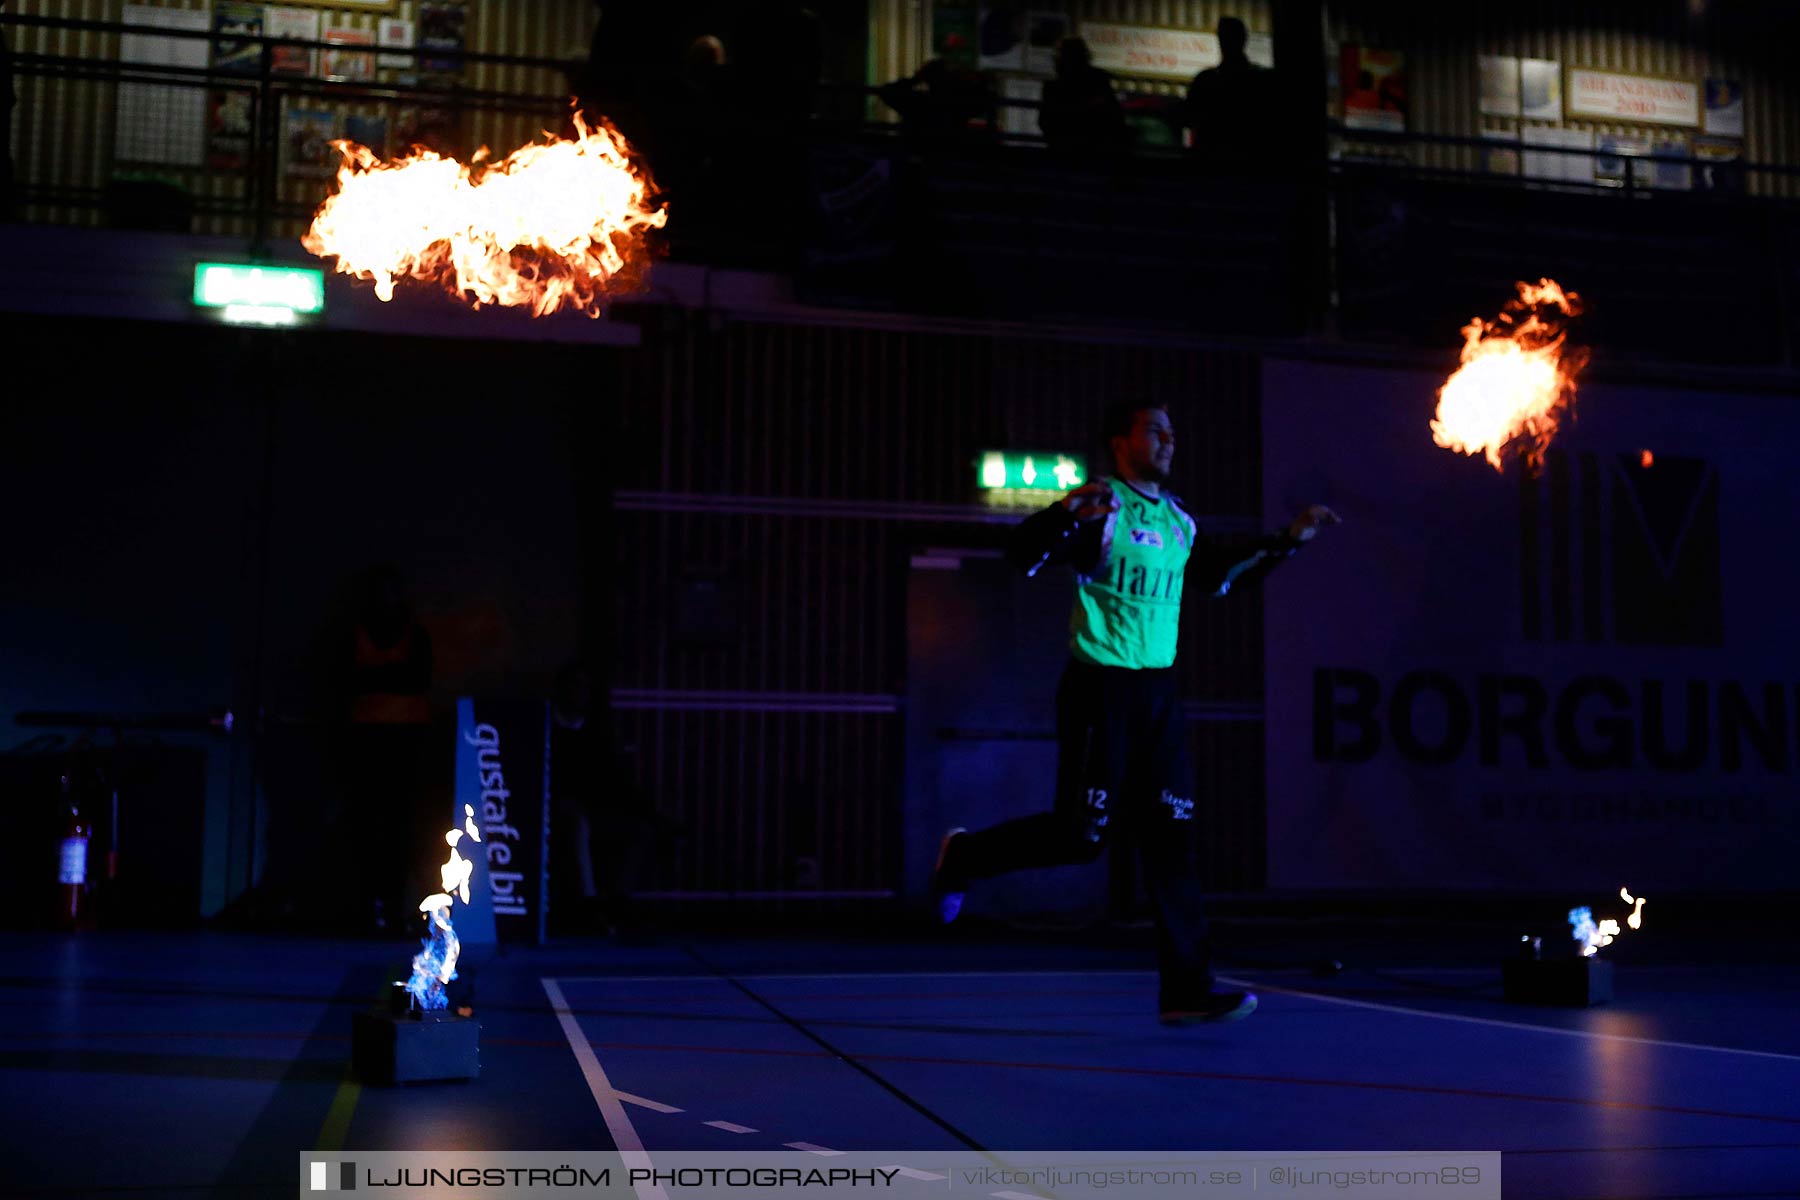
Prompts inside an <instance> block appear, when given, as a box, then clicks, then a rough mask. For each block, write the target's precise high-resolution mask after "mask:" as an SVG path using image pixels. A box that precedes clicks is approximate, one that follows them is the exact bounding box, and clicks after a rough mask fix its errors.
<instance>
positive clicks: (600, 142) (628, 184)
mask: <svg viewBox="0 0 1800 1200" xmlns="http://www.w3.org/2000/svg"><path fill="white" fill-rule="evenodd" d="M575 128H576V132H577V134H578V136H577V137H576V138H575V139H573V140H570V139H567V138H551V139H550V140H549V141H547V142H534V143H532V144H530V145H528V146H522V147H520V148H519V149H518V150H515V151H513V152H512V153H511V154H509V155H507V156H506V157H505V158H504V159H501V160H500V161H499V162H497V163H488V162H487V161H486V158H487V150H486V148H485V147H484V148H483V149H481V150H480V151H478V152H477V153H476V154H475V156H474V158H473V160H472V161H471V162H470V163H469V165H467V166H464V165H463V164H462V163H459V162H457V161H456V160H455V159H449V158H442V157H440V156H438V155H437V154H435V153H433V152H432V151H430V150H425V149H422V148H419V147H414V149H413V153H412V154H410V155H407V156H406V157H404V158H399V159H396V160H394V161H392V162H382V161H380V160H378V159H377V158H376V157H375V155H374V154H373V153H372V152H371V151H369V150H368V149H367V148H366V147H364V146H359V145H357V144H356V143H354V142H349V141H337V142H333V143H332V145H334V146H336V147H337V149H338V152H339V153H340V154H342V155H343V162H342V164H341V165H340V166H339V167H338V174H337V180H338V188H337V191H336V192H334V193H333V194H332V195H331V196H329V197H327V198H326V200H325V203H324V204H323V205H321V206H320V207H319V211H318V213H317V214H315V215H314V217H313V223H312V228H311V229H309V230H308V231H307V234H306V236H305V237H304V238H302V239H301V244H302V245H304V246H305V247H306V248H307V249H308V250H310V251H312V252H313V253H314V254H316V255H319V256H320V257H336V258H337V260H338V261H337V269H338V270H339V271H342V272H343V273H345V274H346V275H354V276H357V277H358V278H361V279H368V280H372V281H373V282H374V284H375V294H376V295H377V296H379V297H380V298H381V299H382V300H384V301H387V300H392V299H393V298H394V281H395V280H396V279H399V278H406V277H411V278H413V279H420V280H425V281H428V282H437V283H440V284H441V285H442V286H443V287H445V288H446V289H447V290H449V291H450V292H451V294H453V295H456V296H459V297H463V298H465V299H466V300H468V302H469V303H471V304H473V305H474V306H475V307H476V308H480V307H482V306H483V305H487V304H500V305H506V306H509V307H518V308H529V309H530V310H531V311H532V313H533V315H535V316H540V317H541V316H545V315H547V314H549V313H553V312H555V311H557V310H558V309H561V308H573V309H576V310H577V311H580V312H584V313H586V314H588V315H589V316H592V317H597V316H599V315H600V314H601V313H602V312H603V311H604V310H605V307H606V303H607V301H608V300H609V299H610V298H611V297H613V296H617V295H621V294H624V293H626V292H629V291H632V290H634V289H636V288H637V287H639V286H641V284H642V278H643V274H644V270H645V268H646V267H647V266H648V265H649V249H648V246H647V244H646V240H645V235H646V234H647V232H648V231H649V230H652V229H660V228H661V227H662V226H663V225H664V224H665V223H666V222H667V220H668V210H667V209H666V208H664V207H663V206H662V205H660V204H655V203H654V202H652V200H651V199H650V193H651V190H652V185H651V182H650V178H649V175H648V174H647V173H646V172H645V171H644V169H643V168H642V166H641V165H640V164H638V163H637V162H635V161H634V159H633V157H632V151H631V147H630V146H629V145H628V144H627V143H626V141H625V139H624V138H623V137H621V136H619V134H618V133H617V132H616V131H614V130H613V129H612V128H611V127H610V126H606V125H601V126H599V127H597V128H591V129H590V128H589V127H588V124H587V122H586V121H584V120H583V119H582V116H581V114H580V113H576V114H575ZM545 136H546V137H550V135H548V134H546V135H545Z"/></svg>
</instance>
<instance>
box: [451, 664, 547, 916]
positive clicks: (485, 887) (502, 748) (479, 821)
mask: <svg viewBox="0 0 1800 1200" xmlns="http://www.w3.org/2000/svg"><path fill="white" fill-rule="evenodd" d="M466 810H472V811H473V814H474V818H475V823H476V825H477V826H478V827H479V828H480V830H481V847H480V849H481V850H482V851H483V853H482V854H480V855H470V856H469V857H471V858H473V859H474V861H475V871H474V873H473V875H472V876H471V878H470V886H471V889H472V892H473V896H472V903H471V905H470V907H469V911H470V915H469V916H468V917H462V916H459V917H458V918H457V932H458V934H459V935H460V936H461V938H462V940H463V941H465V942H470V941H475V942H478V941H484V940H494V939H495V938H496V937H497V938H498V940H499V941H502V942H532V943H536V942H542V941H543V940H544V913H545V909H546V907H547V901H548V899H549V887H550V874H549V868H550V858H549V846H550V718H549V707H548V706H547V705H546V704H544V703H543V702H541V701H502V700H477V699H471V698H469V697H466V696H465V697H463V698H462V699H460V700H458V701H457V702H456V807H455V811H454V813H453V814H452V815H453V817H454V819H455V823H456V825H457V826H459V827H460V826H461V824H462V822H463V820H464V816H465V811H466ZM465 853H466V847H465ZM484 910H491V912H492V914H493V918H492V927H491V928H492V932H491V933H489V932H486V929H487V926H486V921H487V918H486V913H485V911H484ZM484 934H485V936H484Z"/></svg>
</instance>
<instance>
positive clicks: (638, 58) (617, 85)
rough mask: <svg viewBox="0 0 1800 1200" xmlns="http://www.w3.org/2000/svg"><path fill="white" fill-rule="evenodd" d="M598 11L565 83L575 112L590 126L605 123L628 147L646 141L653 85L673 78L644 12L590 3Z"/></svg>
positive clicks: (645, 142)
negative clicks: (580, 59) (578, 61)
mask: <svg viewBox="0 0 1800 1200" xmlns="http://www.w3.org/2000/svg"><path fill="white" fill-rule="evenodd" d="M594 6H595V8H596V9H597V10H599V11H598V14H597V17H596V20H595V23H594V35H593V38H592V39H591V40H590V42H589V44H588V56H587V61H585V62H583V63H582V64H581V65H580V66H579V67H578V68H576V69H575V70H574V71H573V72H572V74H571V77H570V81H569V82H570V91H571V92H572V93H573V95H574V99H575V104H576V107H577V108H579V109H580V110H581V113H582V115H583V117H584V118H585V119H586V121H587V123H588V124H589V125H590V126H593V125H598V124H599V123H600V121H601V120H603V119H604V120H606V121H610V122H611V123H612V124H613V126H614V127H616V128H617V129H618V131H619V132H620V133H622V134H624V135H625V137H626V140H628V141H630V142H631V143H632V144H633V145H637V146H640V147H641V146H642V145H647V144H648V142H649V140H650V134H649V128H648V124H649V123H648V108H649V103H650V100H651V92H652V90H653V88H652V81H653V80H655V79H656V77H657V76H658V75H659V74H661V75H663V76H665V77H666V76H667V75H669V74H672V73H673V71H672V69H671V65H670V64H669V63H667V62H666V61H665V60H664V59H663V58H662V56H661V54H659V53H658V51H659V50H665V51H666V47H663V46H662V45H660V43H661V42H662V40H663V39H661V38H660V37H658V36H657V33H658V31H657V30H656V29H655V28H654V27H653V24H652V23H651V21H650V19H649V14H648V12H647V11H646V10H643V9H639V8H634V7H632V6H630V5H624V4H610V3H609V4H605V5H602V4H601V2H600V0H594Z"/></svg>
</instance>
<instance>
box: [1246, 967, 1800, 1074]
mask: <svg viewBox="0 0 1800 1200" xmlns="http://www.w3.org/2000/svg"><path fill="white" fill-rule="evenodd" d="M1219 982H1220V983H1229V984H1230V985H1231V986H1232V987H1241V988H1253V987H1261V988H1262V989H1263V990H1264V991H1270V992H1277V993H1280V994H1281V995H1284V996H1304V997H1306V998H1307V999H1308V1000H1323V1001H1325V1003H1327V1004H1342V1005H1345V1006H1347V1007H1350V1008H1372V1009H1374V1010H1375V1011H1377V1012H1390V1013H1400V1014H1402V1015H1404V1016H1408V1017H1431V1018H1433V1019H1435V1020H1439V1021H1461V1022H1463V1023H1464V1024H1467V1025H1492V1026H1495V1027H1497V1028H1500V1029H1523V1030H1525V1031H1526V1032H1527V1033H1554V1034H1559V1035H1561V1036H1563V1037H1579V1038H1596V1039H1599V1040H1601V1041H1607V1042H1627V1043H1630V1044H1631V1045H1634V1046H1662V1047H1665V1048H1667V1049H1670V1050H1710V1051H1712V1052H1713V1053H1714V1054H1740V1055H1743V1056H1745V1057H1747V1058H1774V1059H1779V1060H1781V1061H1783V1062H1800V1054H1780V1053H1777V1052H1776V1051H1774V1050H1740V1049H1738V1048H1737V1047H1735V1046H1706V1045H1702V1044H1700V1043H1699V1042H1666V1041H1663V1040H1662V1039H1660V1038H1640V1037H1627V1036H1626V1035H1624V1034H1622V1033H1599V1032H1596V1031H1594V1030H1590V1029H1560V1028H1558V1027H1556V1026H1554V1025H1530V1024H1527V1023H1526V1022H1524V1021H1502V1020H1499V1019H1498V1018H1496V1017H1470V1016H1465V1015H1463V1014H1462V1013H1444V1012H1432V1011H1431V1010H1429V1009H1424V1008H1404V1007H1402V1006H1400V1005H1398V1004H1379V1003H1377V1002H1375V1001H1373V1000H1350V999H1347V998H1345V997H1343V996H1327V995H1325V994H1324V993H1322V992H1303V991H1300V990H1299V989H1298V988H1284V987H1272V986H1270V985H1269V984H1258V983H1257V982H1256V981H1255V980H1253V979H1230V978H1227V977H1226V976H1223V975H1221V976H1219Z"/></svg>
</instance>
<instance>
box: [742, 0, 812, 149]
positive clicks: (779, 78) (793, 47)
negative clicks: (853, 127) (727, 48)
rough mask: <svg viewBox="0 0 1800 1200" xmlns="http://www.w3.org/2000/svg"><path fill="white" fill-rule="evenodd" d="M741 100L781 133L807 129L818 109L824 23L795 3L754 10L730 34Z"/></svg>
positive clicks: (773, 0)
mask: <svg viewBox="0 0 1800 1200" xmlns="http://www.w3.org/2000/svg"><path fill="white" fill-rule="evenodd" d="M731 58H732V73H733V75H734V76H735V79H734V83H735V90H736V99H737V101H738V103H740V104H742V105H743V106H744V109H745V115H746V116H748V117H750V118H751V119H753V120H756V121H766V122H770V123H772V124H773V126H774V127H775V131H776V132H779V133H783V134H786V133H798V132H800V131H801V130H802V129H804V127H805V125H806V123H807V121H809V120H810V119H811V118H812V115H813V112H814V111H815V109H816V108H817V106H818V88H819V76H820V75H821V74H822V73H823V70H824V63H825V50H824V41H823V33H822V30H821V28H820V25H819V18H818V15H817V14H816V13H814V12H813V11H812V9H810V8H808V7H806V6H805V5H804V4H800V3H795V2H794V0H763V2H762V3H757V4H752V5H750V6H749V8H748V10H747V11H746V12H745V13H744V15H743V17H742V18H741V19H740V20H739V21H738V22H737V23H736V25H735V26H734V28H733V30H732V33H731Z"/></svg>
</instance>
